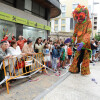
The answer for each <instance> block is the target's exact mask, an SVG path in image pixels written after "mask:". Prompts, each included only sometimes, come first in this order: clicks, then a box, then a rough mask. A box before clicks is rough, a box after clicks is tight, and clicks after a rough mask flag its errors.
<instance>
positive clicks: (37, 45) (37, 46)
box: [34, 38, 44, 53]
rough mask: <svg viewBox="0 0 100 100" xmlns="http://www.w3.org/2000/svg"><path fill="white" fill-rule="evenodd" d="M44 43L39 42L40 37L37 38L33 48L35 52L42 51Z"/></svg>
mask: <svg viewBox="0 0 100 100" xmlns="http://www.w3.org/2000/svg"><path fill="white" fill-rule="evenodd" d="M43 47H44V44H41V39H40V38H37V39H36V42H35V44H34V50H35V52H36V53H42V51H43Z"/></svg>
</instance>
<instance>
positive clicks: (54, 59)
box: [52, 57, 57, 69]
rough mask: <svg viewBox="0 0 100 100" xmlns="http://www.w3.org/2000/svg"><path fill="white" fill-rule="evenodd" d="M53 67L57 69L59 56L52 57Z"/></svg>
mask: <svg viewBox="0 0 100 100" xmlns="http://www.w3.org/2000/svg"><path fill="white" fill-rule="evenodd" d="M52 68H54V69H56V68H57V58H55V57H53V59H52Z"/></svg>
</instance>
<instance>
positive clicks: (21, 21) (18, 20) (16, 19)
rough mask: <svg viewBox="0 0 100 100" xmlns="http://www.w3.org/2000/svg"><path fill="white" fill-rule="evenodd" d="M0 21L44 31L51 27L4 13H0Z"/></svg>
mask: <svg viewBox="0 0 100 100" xmlns="http://www.w3.org/2000/svg"><path fill="white" fill-rule="evenodd" d="M0 19H2V20H7V21H11V22H14V23H19V24H23V25H27V26H32V27H35V28H40V29H45V30H51V27H49V26H46V25H43V24H40V23H37V22H34V21H30V20H27V19H24V18H20V17H17V16H13V15H10V14H7V13H4V12H1V11H0Z"/></svg>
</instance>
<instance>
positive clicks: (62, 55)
mask: <svg viewBox="0 0 100 100" xmlns="http://www.w3.org/2000/svg"><path fill="white" fill-rule="evenodd" d="M60 47H61V56H60V63H61V65H62V68H63V69H66V68H65V67H64V66H65V49H64V44H61V45H60Z"/></svg>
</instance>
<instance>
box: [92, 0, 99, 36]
mask: <svg viewBox="0 0 100 100" xmlns="http://www.w3.org/2000/svg"><path fill="white" fill-rule="evenodd" d="M96 4H99V2H94V0H93V8H92V38H93V29H94V28H93V26H94V19H93V18H94V5H96Z"/></svg>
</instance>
